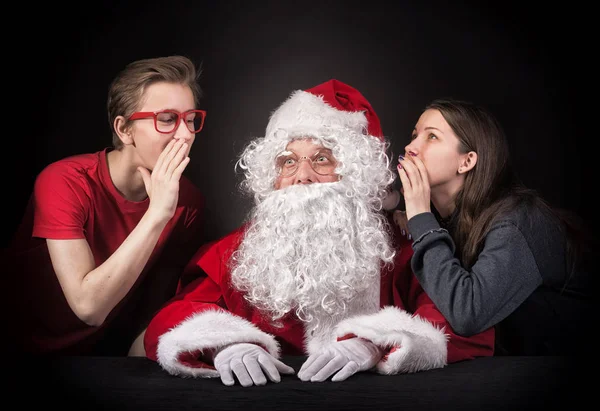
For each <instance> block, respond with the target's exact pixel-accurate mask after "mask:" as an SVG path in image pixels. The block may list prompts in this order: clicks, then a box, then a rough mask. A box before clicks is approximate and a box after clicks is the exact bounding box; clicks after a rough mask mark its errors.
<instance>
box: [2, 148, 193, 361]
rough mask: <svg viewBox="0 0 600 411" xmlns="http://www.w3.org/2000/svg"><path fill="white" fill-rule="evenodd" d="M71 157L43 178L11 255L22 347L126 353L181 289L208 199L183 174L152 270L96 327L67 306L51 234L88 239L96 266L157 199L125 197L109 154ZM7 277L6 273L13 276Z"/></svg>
mask: <svg viewBox="0 0 600 411" xmlns="http://www.w3.org/2000/svg"><path fill="white" fill-rule="evenodd" d="M109 151H110V149H109V148H107V149H104V150H102V151H99V152H96V153H93V154H82V155H76V156H72V157H68V158H65V159H62V160H59V161H57V162H55V163H52V164H50V165H48V166H47V167H46V168H45V169H44V170H42V172H41V173H40V174H39V175H38V177H37V179H36V181H35V186H34V191H33V194H32V196H31V198H30V201H29V204H28V207H27V210H26V212H25V215H24V218H23V220H22V222H21V225H20V226H19V228H18V230H17V232H16V233H15V237H14V241H13V243H12V246H11V248H10V249H9V250H7V253H6V255H5V258H6V259H8V260H7V262H6V264H3V265H4V267H8V271H7V274H8V277H9V278H8V284H12V286H11V287H10V288H9V289H8V290H9V291H8V293H10V296H11V297H14V298H9V301H11V302H10V304H11V306H10V307H9V308H8V309H9V310H10V312H11V314H10V317H11V319H12V320H14V322H15V324H14V325H13V327H14V328H12V327H11V328H12V330H13V332H15V334H16V335H15V334H13V339H12V340H11V342H14V343H15V344H16V345H17V346H16V347H15V348H16V349H19V350H24V351H25V352H28V353H35V354H50V353H57V354H94V355H104V354H106V355H118V354H126V353H127V351H126V350H127V349H128V347H129V345H130V344H131V342H132V339H133V338H135V336H136V335H137V334H136V333H138V332H140V331H141V330H142V329H143V328H144V326H145V324H146V322H147V321H148V320H149V319H150V316H151V315H152V314H153V313H154V311H155V310H157V309H158V308H159V307H160V305H161V304H162V303H164V301H165V300H166V299H168V298H169V297H170V296H172V294H173V292H174V291H175V287H176V284H177V280H178V278H179V274H180V273H181V269H182V268H183V266H185V264H186V263H187V262H188V260H189V258H190V257H191V256H192V255H193V253H194V251H196V249H197V248H198V246H199V242H200V238H201V235H200V232H199V227H200V225H201V223H202V221H201V215H202V210H203V203H204V199H203V197H202V195H201V193H200V191H199V190H198V188H196V186H194V185H193V184H192V183H191V181H190V180H189V179H187V178H186V177H185V176H182V178H181V181H180V189H179V202H178V205H177V209H176V211H175V215H174V217H173V218H172V219H171V220H170V221H169V223H168V224H167V226H166V227H165V229H164V230H163V232H162V234H161V235H160V238H159V240H158V243H157V244H156V247H155V248H154V251H153V252H152V255H151V256H150V258H149V260H148V263H147V264H146V267H145V268H144V270H143V271H142V273H141V274H140V276H139V278H138V280H137V281H136V283H135V285H134V286H133V287H132V289H131V290H130V291H129V293H128V294H127V295H126V297H125V298H124V299H123V300H122V301H121V302H120V303H119V304H118V305H117V306H116V307H115V308H114V309H113V311H112V312H111V313H110V314H109V316H108V317H107V318H106V321H105V322H104V324H102V325H101V326H99V327H91V326H89V325H87V324H85V323H84V322H82V321H81V320H80V319H79V318H78V317H77V316H76V315H75V314H74V313H73V311H72V310H71V308H70V307H69V305H68V304H67V301H66V298H65V297H64V294H63V292H62V289H61V287H60V283H59V282H58V279H57V277H56V274H55V273H54V270H53V268H52V263H51V261H50V256H49V253H48V248H47V246H46V241H45V239H47V238H51V239H81V238H85V239H86V240H87V242H88V244H89V245H90V248H91V251H92V254H93V255H94V259H95V263H96V266H99V265H100V264H102V263H103V262H104V261H105V260H106V259H107V258H108V257H110V256H111V255H112V254H113V253H114V252H115V250H116V249H117V248H118V247H119V246H120V245H121V243H122V242H123V241H124V240H125V238H126V237H127V236H128V235H129V234H130V233H131V231H132V230H133V228H134V227H135V226H136V225H137V224H138V222H139V221H140V219H141V218H142V216H143V215H144V213H145V212H146V210H147V209H148V205H149V199H146V200H144V201H140V202H134V201H129V200H127V199H125V198H124V197H123V196H122V195H121V194H120V193H119V192H118V191H117V189H116V188H115V186H114V185H113V183H112V180H111V178H110V174H109V171H108V164H107V161H106V154H107V153H108V152H109ZM5 278H6V277H5Z"/></svg>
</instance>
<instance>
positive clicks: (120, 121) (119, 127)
mask: <svg viewBox="0 0 600 411" xmlns="http://www.w3.org/2000/svg"><path fill="white" fill-rule="evenodd" d="M113 128H114V129H115V132H116V133H117V135H118V136H119V138H120V139H121V141H122V142H123V144H124V145H130V144H133V134H132V131H131V127H130V126H128V125H127V120H125V117H123V116H117V117H116V118H115V121H114V122H113Z"/></svg>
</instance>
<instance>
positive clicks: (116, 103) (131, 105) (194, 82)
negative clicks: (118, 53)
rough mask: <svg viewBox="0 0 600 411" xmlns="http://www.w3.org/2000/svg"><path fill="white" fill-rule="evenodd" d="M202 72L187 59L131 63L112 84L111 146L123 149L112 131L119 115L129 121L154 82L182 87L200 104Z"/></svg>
mask: <svg viewBox="0 0 600 411" xmlns="http://www.w3.org/2000/svg"><path fill="white" fill-rule="evenodd" d="M200 74H201V69H200V68H198V69H196V66H195V65H194V63H193V62H192V61H191V60H190V59H189V58H187V57H184V56H167V57H157V58H149V59H143V60H137V61H134V62H132V63H129V64H128V65H127V66H126V67H125V69H123V70H122V71H121V72H120V73H119V74H118V75H117V77H116V78H115V79H114V80H113V81H112V83H111V85H110V89H109V91H108V101H107V111H108V123H109V125H110V128H111V130H112V144H113V146H114V147H115V149H117V150H118V149H120V148H121V147H122V146H123V142H122V141H121V139H120V138H119V136H118V135H117V133H116V132H115V130H114V129H113V124H114V122H115V119H116V118H117V117H118V116H124V117H125V118H129V116H131V115H132V114H133V113H134V112H135V111H137V109H138V107H139V105H140V103H141V102H142V98H143V96H144V92H145V91H146V89H147V88H148V87H149V86H151V85H152V84H154V83H158V82H167V83H174V84H183V85H186V86H188V87H189V88H190V89H191V90H192V94H193V95H194V103H195V104H196V105H197V104H198V102H199V100H200V97H201V96H202V89H201V88H200V85H199V84H198V79H199V77H200Z"/></svg>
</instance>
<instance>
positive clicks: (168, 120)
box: [156, 112, 177, 124]
mask: <svg viewBox="0 0 600 411" xmlns="http://www.w3.org/2000/svg"><path fill="white" fill-rule="evenodd" d="M156 120H158V121H160V122H161V123H165V124H172V123H174V122H175V121H177V114H175V113H169V112H166V113H158V114H157V115H156Z"/></svg>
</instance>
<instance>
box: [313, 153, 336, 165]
mask: <svg viewBox="0 0 600 411" xmlns="http://www.w3.org/2000/svg"><path fill="white" fill-rule="evenodd" d="M313 162H315V163H319V164H330V163H333V158H332V155H331V154H329V153H323V152H318V153H317V154H315V155H314V156H313Z"/></svg>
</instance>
